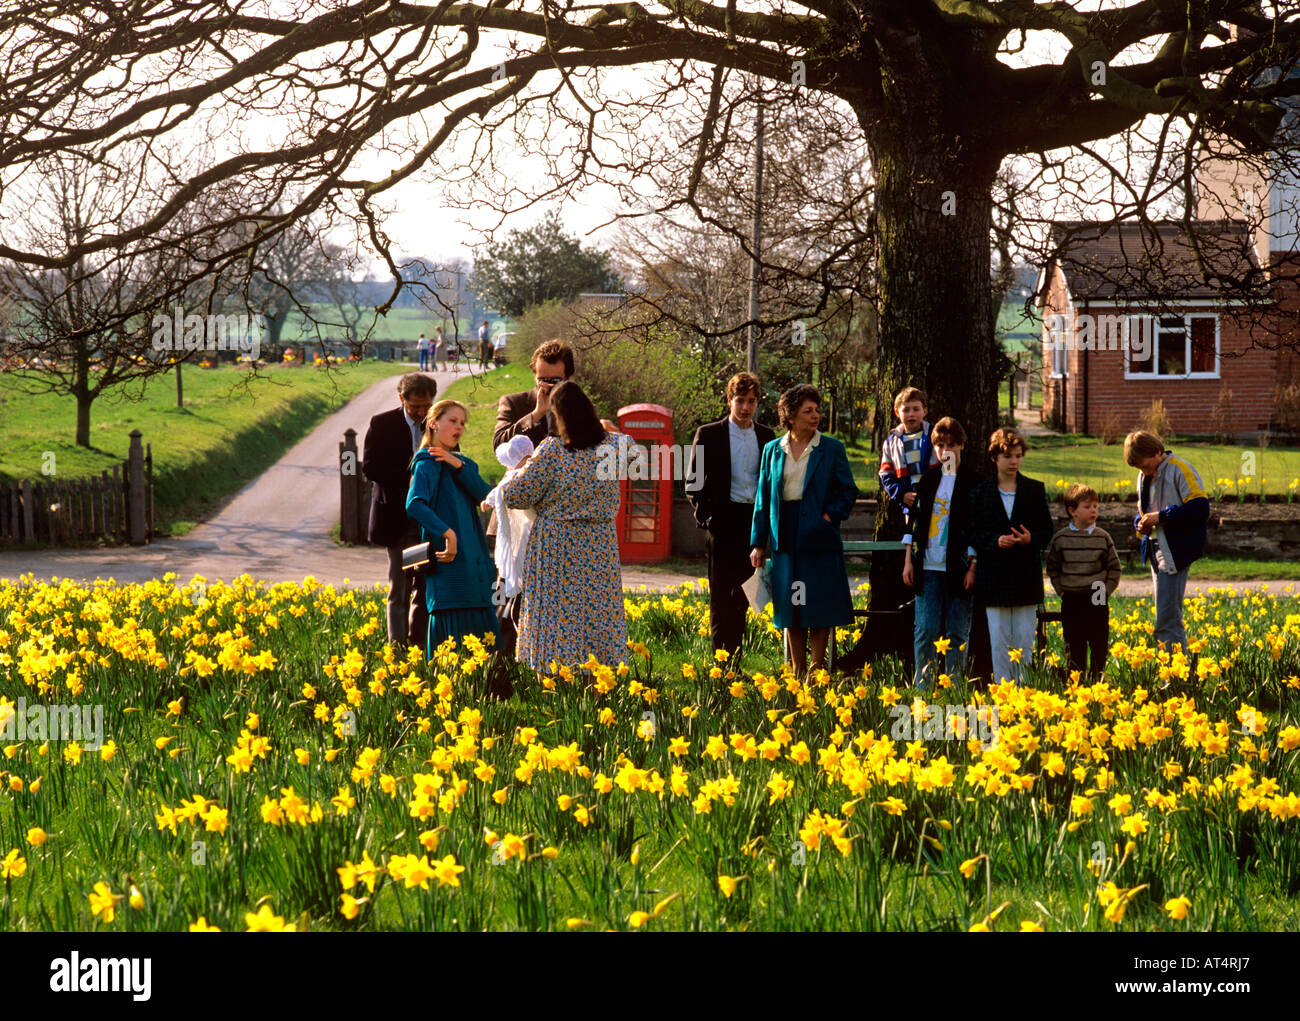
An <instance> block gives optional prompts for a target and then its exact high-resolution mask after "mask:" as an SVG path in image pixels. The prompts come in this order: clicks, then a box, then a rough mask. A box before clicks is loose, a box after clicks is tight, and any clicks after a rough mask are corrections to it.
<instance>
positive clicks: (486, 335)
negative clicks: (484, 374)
mask: <svg viewBox="0 0 1300 1021" xmlns="http://www.w3.org/2000/svg"><path fill="white" fill-rule="evenodd" d="M490 361H492V334H491V327H490V326H489V325H488V321H487V320H486V319H484V320H483V325H482V326H480V327H479V328H478V367H479V368H480V369H486V368H487V367H488V363H489V362H490Z"/></svg>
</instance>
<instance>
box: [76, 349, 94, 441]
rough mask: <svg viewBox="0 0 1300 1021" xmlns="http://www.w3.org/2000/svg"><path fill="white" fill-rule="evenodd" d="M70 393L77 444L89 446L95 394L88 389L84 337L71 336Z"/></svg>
mask: <svg viewBox="0 0 1300 1021" xmlns="http://www.w3.org/2000/svg"><path fill="white" fill-rule="evenodd" d="M72 395H73V396H74V397H75V398H76V399H77V446H79V447H89V446H90V405H91V402H92V401H94V399H95V395H94V394H93V393H92V392H91V389H90V347H89V345H88V344H87V342H86V338H85V337H84V336H81V335H76V336H74V337H73V338H72Z"/></svg>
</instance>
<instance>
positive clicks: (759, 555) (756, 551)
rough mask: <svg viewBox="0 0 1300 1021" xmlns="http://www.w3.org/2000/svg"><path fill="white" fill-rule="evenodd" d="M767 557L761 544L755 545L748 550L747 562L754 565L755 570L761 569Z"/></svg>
mask: <svg viewBox="0 0 1300 1021" xmlns="http://www.w3.org/2000/svg"><path fill="white" fill-rule="evenodd" d="M766 559H767V551H766V550H765V549H763V548H762V547H761V546H755V547H754V548H753V549H751V550H750V551H749V562H750V563H751V564H752V565H753V566H754V570H755V571H759V570H762V568H763V561H764V560H766Z"/></svg>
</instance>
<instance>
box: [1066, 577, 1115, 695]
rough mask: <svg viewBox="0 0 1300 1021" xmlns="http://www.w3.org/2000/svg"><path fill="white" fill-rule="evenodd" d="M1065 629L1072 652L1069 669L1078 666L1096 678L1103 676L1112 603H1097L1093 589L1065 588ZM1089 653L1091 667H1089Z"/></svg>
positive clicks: (1108, 642)
mask: <svg viewBox="0 0 1300 1021" xmlns="http://www.w3.org/2000/svg"><path fill="white" fill-rule="evenodd" d="M1061 630H1062V631H1063V632H1064V634H1065V648H1066V650H1067V651H1068V653H1069V662H1070V665H1069V668H1068V669H1069V670H1078V671H1079V673H1080V675H1081V676H1082V675H1083V674H1084V673H1085V671H1086V672H1087V673H1088V674H1089V675H1090V676H1091V677H1092V678H1094V679H1096V678H1098V677H1100V676H1101V672H1102V669H1103V668H1104V667H1105V666H1106V656H1107V647H1108V646H1109V644H1110V606H1109V604H1108V603H1107V602H1103V603H1102V604H1101V605H1100V606H1097V605H1095V604H1094V603H1093V599H1092V593H1091V592H1062V593H1061ZM1089 654H1091V658H1092V665H1091V668H1090V669H1088V668H1087V667H1085V661H1086V660H1087V659H1088V657H1089Z"/></svg>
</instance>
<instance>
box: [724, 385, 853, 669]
mask: <svg viewBox="0 0 1300 1021" xmlns="http://www.w3.org/2000/svg"><path fill="white" fill-rule="evenodd" d="M821 403H822V399H821V394H819V393H818V392H817V389H816V388H815V387H812V386H809V385H808V384H806V383H801V384H800V385H798V386H795V387H791V388H790V389H789V390H787V391H786V392H785V393H783V394H782V395H781V400H780V402H779V403H778V404H777V412H778V413H779V414H780V416H781V424H782V425H783V426H785V427H786V429H788V430H789V432H787V433H786V434H785V435H784V436H782V437H780V438H778V439H775V440H772V442H770V443H769V444H767V446H765V447H764V448H763V457H762V461H761V463H760V465H759V469H758V493H757V495H756V496H755V499H754V523H753V528H752V529H751V531H750V538H749V542H750V546H751V547H752V548H751V549H750V554H749V559H750V562H751V563H752V564H753V565H754V567H755V568H760V567H762V566H763V560H764V558H765V557H766V555H767V553H768V552H769V551H770V552H771V554H772V621H773V623H774V624H776V626H777V627H780V628H785V629H787V631H788V634H789V639H790V658H791V660H792V661H793V665H794V669H795V673H797V674H799V675H800V676H802V675H803V674H804V673H805V672H806V669H807V659H808V657H807V647H808V642H809V641H811V642H812V655H813V667H814V668H815V669H816V668H825V666H826V646H827V644H828V642H829V640H830V629H831V628H832V627H836V626H838V625H841V624H852V623H853V597H852V596H851V595H850V594H849V576H848V572H847V571H846V570H845V567H844V543H843V542H842V541H841V540H840V522H841V521H843V520H844V519H845V518H847V517H848V516H849V515H850V514H851V513H853V504H854V501H855V500H857V498H858V487H857V486H856V485H854V483H853V469H852V468H850V467H849V458H848V454H847V453H846V452H845V450H844V444H843V443H841V442H840V441H839V440H837V439H833V438H831V437H830V436H823V435H822V434H821V433H820V432H819V431H818V430H817V426H818V425H819V424H820V422H821Z"/></svg>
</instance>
